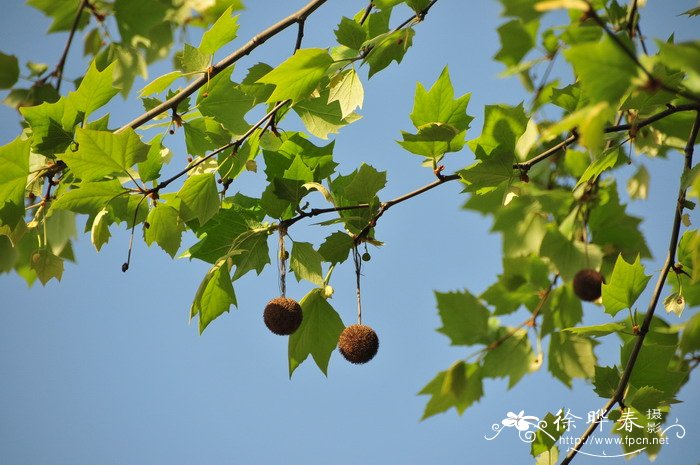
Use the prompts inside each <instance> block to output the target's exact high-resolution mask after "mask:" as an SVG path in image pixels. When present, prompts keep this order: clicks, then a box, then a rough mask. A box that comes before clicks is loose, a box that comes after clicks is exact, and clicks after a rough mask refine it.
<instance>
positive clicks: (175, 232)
mask: <svg viewBox="0 0 700 465" xmlns="http://www.w3.org/2000/svg"><path fill="white" fill-rule="evenodd" d="M146 222H147V223H148V227H147V228H144V231H143V238H144V240H145V241H146V244H148V245H149V246H150V245H151V244H152V243H153V242H155V243H156V244H158V245H159V246H160V248H161V249H163V250H165V252H166V253H167V254H168V255H170V256H171V257H173V258H174V257H175V254H177V251H178V249H179V248H180V243H181V242H182V233H183V231H184V230H185V225H184V224H183V223H182V221H181V220H180V216H179V213H178V211H177V210H176V209H175V208H173V207H171V206H169V205H165V204H163V203H159V204H157V205H156V207H155V208H153V209H152V210H151V211H150V212H149V213H148V217H147V218H146Z"/></svg>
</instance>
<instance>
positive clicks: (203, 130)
mask: <svg viewBox="0 0 700 465" xmlns="http://www.w3.org/2000/svg"><path fill="white" fill-rule="evenodd" d="M183 126H184V128H185V145H186V146H187V153H189V154H191V155H204V154H205V153H206V152H208V151H210V150H215V149H217V148H219V147H221V146H222V145H224V144H228V143H229V142H230V141H231V134H230V133H229V132H228V131H227V130H226V129H224V128H223V126H221V124H220V123H218V122H217V121H215V120H214V118H212V117H210V116H205V117H202V118H195V119H193V120H190V121H187V122H186V123H185V124H184V125H183ZM229 153H230V152H229Z"/></svg>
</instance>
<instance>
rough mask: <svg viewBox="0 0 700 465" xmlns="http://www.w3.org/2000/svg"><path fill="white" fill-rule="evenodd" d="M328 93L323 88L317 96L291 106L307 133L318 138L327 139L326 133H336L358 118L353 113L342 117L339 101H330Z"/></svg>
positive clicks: (358, 117)
mask: <svg viewBox="0 0 700 465" xmlns="http://www.w3.org/2000/svg"><path fill="white" fill-rule="evenodd" d="M329 95H330V93H329V91H328V90H324V91H323V92H321V94H320V95H319V96H318V97H316V98H311V99H307V100H304V101H301V102H299V103H297V104H296V105H294V107H293V108H294V111H295V112H296V113H297V114H298V115H299V117H300V118H301V121H302V122H303V123H304V126H306V129H307V130H308V131H309V133H310V134H312V135H314V136H316V137H318V138H319V139H328V134H331V133H337V132H338V131H339V130H340V128H342V127H343V126H346V125H348V124H350V123H352V122H354V121H357V120H358V119H360V116H358V115H356V114H355V113H351V114H349V115H347V116H346V117H343V115H342V113H343V112H342V109H341V103H340V102H339V101H335V100H334V101H330V100H329V99H330V97H329Z"/></svg>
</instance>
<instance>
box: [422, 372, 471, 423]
mask: <svg viewBox="0 0 700 465" xmlns="http://www.w3.org/2000/svg"><path fill="white" fill-rule="evenodd" d="M453 366H454V365H453ZM447 373H448V371H441V372H440V373H438V374H437V376H436V377H435V378H433V379H432V381H430V382H429V383H428V384H427V385H426V386H425V387H424V388H423V389H422V390H421V391H420V392H419V393H418V394H419V395H426V396H431V397H430V400H429V401H428V403H427V405H426V406H425V411H424V412H423V417H422V418H421V420H425V419H426V418H429V417H432V416H433V415H437V414H438V413H442V412H445V411H447V410H449V409H451V408H453V407H454V408H455V409H456V410H457V412H458V413H459V414H460V415H461V414H462V413H464V411H465V410H466V409H467V408H468V407H469V406H470V405H472V404H473V403H474V402H476V401H477V400H479V399H481V397H482V396H483V395H484V390H483V386H482V381H481V370H480V366H479V364H477V363H468V364H465V366H464V370H461V369H459V370H458V371H457V372H454V371H453V372H452V380H451V381H450V384H451V385H454V384H455V383H457V384H462V385H463V386H464V387H463V388H462V389H459V391H460V393H459V395H457V394H456V393H455V390H454V389H449V390H445V389H443V386H445V378H446V377H447ZM456 376H463V377H464V380H461V379H460V380H457V379H455V377H456Z"/></svg>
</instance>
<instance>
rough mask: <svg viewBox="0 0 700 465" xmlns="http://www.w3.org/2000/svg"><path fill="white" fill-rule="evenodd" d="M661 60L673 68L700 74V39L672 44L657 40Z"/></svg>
mask: <svg viewBox="0 0 700 465" xmlns="http://www.w3.org/2000/svg"><path fill="white" fill-rule="evenodd" d="M656 43H657V45H658V47H659V60H660V61H661V62H662V63H663V64H665V65H666V66H668V67H669V68H672V69H677V70H680V71H684V72H686V73H687V72H692V73H694V74H695V75H696V76H697V75H700V63H698V61H700V41H695V42H684V43H680V44H672V43H668V42H662V41H656Z"/></svg>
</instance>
